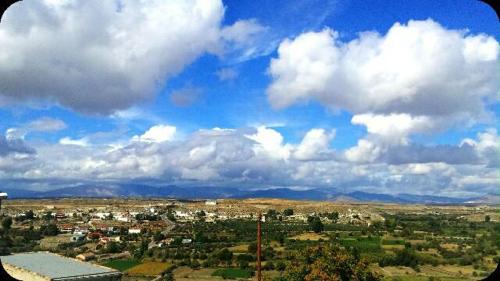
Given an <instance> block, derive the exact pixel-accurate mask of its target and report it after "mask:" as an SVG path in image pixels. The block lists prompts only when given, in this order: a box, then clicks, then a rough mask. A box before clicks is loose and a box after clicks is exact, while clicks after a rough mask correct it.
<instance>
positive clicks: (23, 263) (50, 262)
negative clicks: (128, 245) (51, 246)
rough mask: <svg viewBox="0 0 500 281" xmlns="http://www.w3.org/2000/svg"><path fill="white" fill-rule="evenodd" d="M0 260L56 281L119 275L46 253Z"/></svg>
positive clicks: (28, 254)
mask: <svg viewBox="0 0 500 281" xmlns="http://www.w3.org/2000/svg"><path fill="white" fill-rule="evenodd" d="M0 259H1V261H2V263H4V264H9V265H11V266H15V267H18V268H22V269H25V270H28V271H31V272H34V273H37V274H39V275H42V276H46V277H49V278H51V279H56V280H57V279H59V278H67V277H77V276H89V275H118V274H120V273H119V272H118V271H116V270H114V269H111V268H107V267H104V266H99V265H94V264H91V263H87V262H82V261H79V260H76V259H72V258H66V257H63V256H60V255H56V254H52V253H48V252H33V253H20V254H14V255H9V256H1V257H0Z"/></svg>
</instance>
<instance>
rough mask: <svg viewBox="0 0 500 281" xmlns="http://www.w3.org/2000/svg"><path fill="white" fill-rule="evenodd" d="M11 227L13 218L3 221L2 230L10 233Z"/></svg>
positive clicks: (6, 218)
mask: <svg viewBox="0 0 500 281" xmlns="http://www.w3.org/2000/svg"><path fill="white" fill-rule="evenodd" d="M11 227H12V218H11V217H5V218H4V219H3V220H2V228H3V229H4V230H5V231H9V230H10V228H11Z"/></svg>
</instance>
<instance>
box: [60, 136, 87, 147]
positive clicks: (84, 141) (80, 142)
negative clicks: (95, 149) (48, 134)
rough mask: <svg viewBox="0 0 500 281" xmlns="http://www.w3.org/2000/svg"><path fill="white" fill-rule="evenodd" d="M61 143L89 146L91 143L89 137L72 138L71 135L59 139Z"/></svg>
mask: <svg viewBox="0 0 500 281" xmlns="http://www.w3.org/2000/svg"><path fill="white" fill-rule="evenodd" d="M59 144H62V145H76V146H89V145H90V143H89V141H88V139H87V138H81V139H72V138H70V137H64V138H62V139H60V140H59Z"/></svg>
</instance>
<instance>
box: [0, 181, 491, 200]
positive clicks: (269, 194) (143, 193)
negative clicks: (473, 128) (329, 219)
mask: <svg viewBox="0 0 500 281" xmlns="http://www.w3.org/2000/svg"><path fill="white" fill-rule="evenodd" d="M3 191H5V192H7V193H8V194H9V198H11V199H21V198H25V199H31V198H32V199H35V198H39V199H40V198H77V197H89V198H120V197H121V198H124V197H133V198H175V199H217V198H219V199H220V198H234V199H244V198H280V199H292V200H318V201H319V200H321V201H325V200H326V201H342V202H383V203H397V204H498V203H500V196H499V195H493V194H491V195H486V196H482V197H469V198H455V197H445V196H432V195H415V194H406V193H402V194H394V195H390V194H379V193H369V192H362V191H354V192H347V193H346V192H337V191H332V190H325V189H319V188H318V189H309V190H294V189H290V188H273V189H261V190H244V189H240V188H234V187H211V186H210V187H209V186H196V187H184V186H182V187H181V186H176V185H167V186H159V187H158V186H150V185H141V184H116V185H105V184H103V185H78V186H72V187H65V188H60V189H55V190H49V191H33V190H27V189H4V190H3Z"/></svg>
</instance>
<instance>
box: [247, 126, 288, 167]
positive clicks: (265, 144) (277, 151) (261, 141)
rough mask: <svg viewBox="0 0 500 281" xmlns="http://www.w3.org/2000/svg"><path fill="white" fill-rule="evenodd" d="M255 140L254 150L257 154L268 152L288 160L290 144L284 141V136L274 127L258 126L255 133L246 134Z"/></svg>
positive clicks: (274, 156)
mask: <svg viewBox="0 0 500 281" xmlns="http://www.w3.org/2000/svg"><path fill="white" fill-rule="evenodd" d="M246 137H247V138H249V139H251V140H253V141H255V142H256V143H257V145H255V146H254V150H255V152H256V153H257V154H262V153H264V154H266V155H269V156H270V157H273V158H277V159H283V160H287V159H288V158H289V157H290V149H291V147H290V145H287V144H284V143H283V136H282V135H281V134H280V133H279V132H277V131H276V130H274V129H271V128H266V127H263V126H261V127H258V128H257V132H256V133H255V134H251V135H246Z"/></svg>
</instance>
